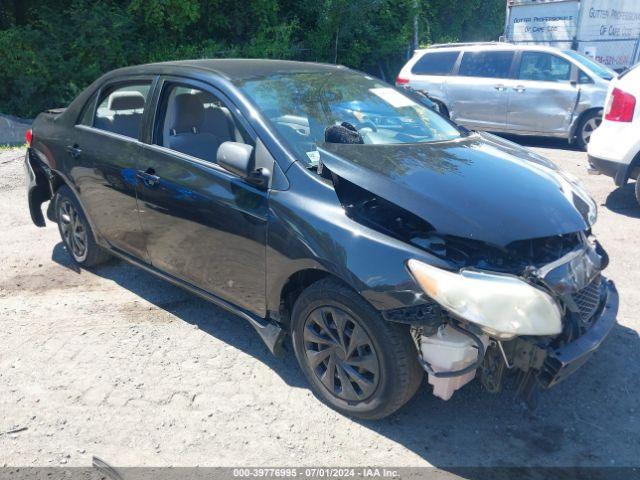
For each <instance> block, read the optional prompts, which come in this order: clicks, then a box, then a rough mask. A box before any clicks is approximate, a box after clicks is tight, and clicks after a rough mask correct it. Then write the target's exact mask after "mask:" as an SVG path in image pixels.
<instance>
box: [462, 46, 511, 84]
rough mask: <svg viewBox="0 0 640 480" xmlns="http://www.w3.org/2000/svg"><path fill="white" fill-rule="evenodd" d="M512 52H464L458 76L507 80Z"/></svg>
mask: <svg viewBox="0 0 640 480" xmlns="http://www.w3.org/2000/svg"><path fill="white" fill-rule="evenodd" d="M512 60H513V52H509V51H497V52H464V55H463V56H462V61H461V62H460V70H459V72H458V75H460V76H462V77H483V78H509V71H510V70H511V62H512Z"/></svg>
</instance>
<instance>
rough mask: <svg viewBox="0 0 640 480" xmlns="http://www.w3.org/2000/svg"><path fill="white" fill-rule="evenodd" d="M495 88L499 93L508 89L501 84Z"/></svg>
mask: <svg viewBox="0 0 640 480" xmlns="http://www.w3.org/2000/svg"><path fill="white" fill-rule="evenodd" d="M493 88H495V89H496V90H498V91H499V92H503V91H505V90H506V89H507V87H505V86H504V85H502V84H500V85H495V86H494V87H493Z"/></svg>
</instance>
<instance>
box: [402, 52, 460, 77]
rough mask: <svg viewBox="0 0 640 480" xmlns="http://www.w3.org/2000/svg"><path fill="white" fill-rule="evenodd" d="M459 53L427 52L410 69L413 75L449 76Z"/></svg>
mask: <svg viewBox="0 0 640 480" xmlns="http://www.w3.org/2000/svg"><path fill="white" fill-rule="evenodd" d="M459 53H460V52H427V53H425V54H424V55H422V57H420V60H418V61H417V62H416V64H415V65H414V66H413V68H412V69H411V73H413V74H415V75H449V73H450V72H451V70H452V69H453V65H454V64H455V63H456V60H457V59H458V54H459Z"/></svg>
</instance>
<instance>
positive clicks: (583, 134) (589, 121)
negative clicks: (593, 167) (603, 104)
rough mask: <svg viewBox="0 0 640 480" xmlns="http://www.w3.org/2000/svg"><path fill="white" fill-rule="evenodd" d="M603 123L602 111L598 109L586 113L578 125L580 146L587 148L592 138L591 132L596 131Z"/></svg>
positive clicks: (578, 142) (577, 138)
mask: <svg viewBox="0 0 640 480" xmlns="http://www.w3.org/2000/svg"><path fill="white" fill-rule="evenodd" d="M601 123H602V111H601V110H599V111H596V112H592V113H589V114H587V115H585V117H584V118H583V119H582V121H581V122H580V125H579V126H578V132H577V137H576V140H577V144H578V146H579V147H580V148H581V149H583V150H586V149H587V145H588V144H589V140H591V134H592V133H593V132H594V130H595V129H596V128H598V127H599V126H600V124H601Z"/></svg>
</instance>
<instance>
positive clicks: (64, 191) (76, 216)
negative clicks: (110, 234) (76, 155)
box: [55, 186, 110, 267]
mask: <svg viewBox="0 0 640 480" xmlns="http://www.w3.org/2000/svg"><path fill="white" fill-rule="evenodd" d="M55 212H56V220H57V222H58V230H60V236H61V237H62V241H63V243H64V246H65V247H66V249H67V251H68V252H69V255H71V258H72V259H73V261H74V262H76V263H77V264H78V265H81V266H83V267H93V266H94V265H99V264H101V263H104V262H106V261H107V260H108V259H109V258H110V255H109V253H108V252H106V251H105V250H104V249H103V248H102V247H100V245H98V244H97V243H96V241H95V237H94V235H93V232H92V231H91V226H90V225H89V222H88V221H87V218H86V217H85V215H84V212H83V211H82V207H81V206H80V203H79V202H78V199H77V198H76V197H75V195H74V194H73V192H72V191H71V189H70V188H69V187H67V186H63V187H60V189H59V190H58V192H57V193H56V196H55Z"/></svg>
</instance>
